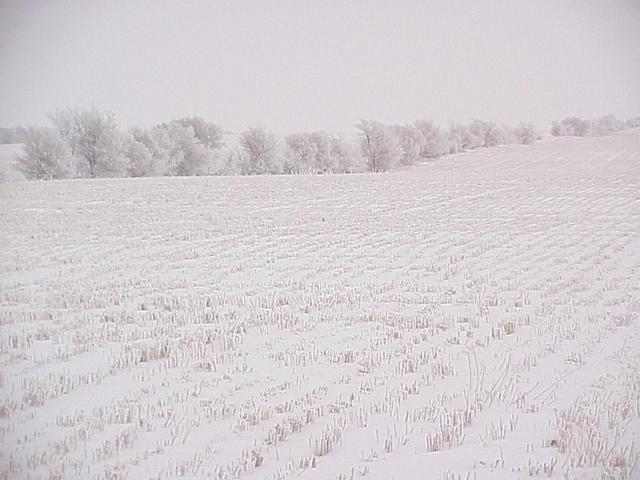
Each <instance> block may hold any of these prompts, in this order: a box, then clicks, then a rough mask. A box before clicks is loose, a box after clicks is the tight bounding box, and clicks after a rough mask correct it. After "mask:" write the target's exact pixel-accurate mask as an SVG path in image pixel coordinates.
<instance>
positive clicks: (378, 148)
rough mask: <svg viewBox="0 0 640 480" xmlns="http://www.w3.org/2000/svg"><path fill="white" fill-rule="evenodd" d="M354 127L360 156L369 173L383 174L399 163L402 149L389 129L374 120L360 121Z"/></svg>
mask: <svg viewBox="0 0 640 480" xmlns="http://www.w3.org/2000/svg"><path fill="white" fill-rule="evenodd" d="M356 127H357V129H358V130H359V134H360V148H361V151H362V156H363V157H364V158H365V159H366V161H367V167H368V169H369V170H370V171H372V172H384V171H386V170H389V169H391V168H393V167H394V166H396V165H397V164H398V163H399V162H400V159H401V157H402V149H401V148H400V146H399V145H398V140H397V139H396V137H395V136H394V135H393V134H392V132H391V129H390V128H389V127H387V126H386V125H384V124H383V123H380V122H376V121H374V120H360V122H359V123H358V124H357V125H356Z"/></svg>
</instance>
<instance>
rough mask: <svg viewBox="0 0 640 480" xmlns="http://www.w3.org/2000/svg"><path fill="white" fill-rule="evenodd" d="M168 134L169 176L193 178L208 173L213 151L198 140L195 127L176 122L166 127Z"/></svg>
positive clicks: (167, 172)
mask: <svg viewBox="0 0 640 480" xmlns="http://www.w3.org/2000/svg"><path fill="white" fill-rule="evenodd" d="M166 134H167V138H168V140H169V157H170V164H169V165H168V167H167V171H166V174H167V175H178V176H191V175H205V174H207V173H208V170H209V164H210V162H211V160H212V151H211V150H210V149H209V148H207V147H206V146H205V145H204V144H202V143H201V142H200V141H199V140H198V139H197V138H196V135H195V132H194V130H193V127H191V126H184V125H182V124H181V123H180V122H178V121H174V122H171V123H170V124H169V125H168V126H167V127H166Z"/></svg>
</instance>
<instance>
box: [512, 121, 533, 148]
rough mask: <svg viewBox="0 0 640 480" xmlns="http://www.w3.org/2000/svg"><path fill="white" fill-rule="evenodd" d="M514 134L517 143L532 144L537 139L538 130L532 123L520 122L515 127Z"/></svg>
mask: <svg viewBox="0 0 640 480" xmlns="http://www.w3.org/2000/svg"><path fill="white" fill-rule="evenodd" d="M513 136H514V138H515V141H516V143H519V144H520V145H530V144H531V143H533V142H534V141H535V140H536V131H535V129H534V127H533V125H532V124H531V123H525V122H520V124H519V125H518V126H517V127H516V128H514V129H513Z"/></svg>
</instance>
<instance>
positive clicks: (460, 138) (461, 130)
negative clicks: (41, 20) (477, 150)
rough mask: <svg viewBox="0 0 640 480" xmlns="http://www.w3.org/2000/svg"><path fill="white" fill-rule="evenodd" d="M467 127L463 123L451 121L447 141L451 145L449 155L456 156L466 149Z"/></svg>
mask: <svg viewBox="0 0 640 480" xmlns="http://www.w3.org/2000/svg"><path fill="white" fill-rule="evenodd" d="M466 130H467V127H466V126H465V125H463V124H461V123H456V122H454V121H451V120H450V121H449V129H448V130H447V140H448V145H449V153H451V154H455V153H458V152H462V151H464V150H465V149H466V145H465V138H466V135H467V134H466Z"/></svg>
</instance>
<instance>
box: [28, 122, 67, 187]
mask: <svg viewBox="0 0 640 480" xmlns="http://www.w3.org/2000/svg"><path fill="white" fill-rule="evenodd" d="M22 140H23V142H24V153H23V155H22V156H20V157H19V158H18V162H17V165H18V169H19V170H20V171H21V172H22V173H23V174H24V176H25V177H26V178H27V179H32V180H33V179H35V180H53V179H57V178H69V177H71V176H73V173H74V165H73V164H74V159H73V156H72V155H71V150H70V149H69V147H68V145H67V144H66V143H65V142H64V140H63V139H62V137H61V136H60V135H59V134H58V132H57V131H55V130H53V129H51V128H42V127H27V128H25V129H24V130H23V138H22Z"/></svg>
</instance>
